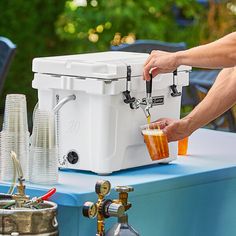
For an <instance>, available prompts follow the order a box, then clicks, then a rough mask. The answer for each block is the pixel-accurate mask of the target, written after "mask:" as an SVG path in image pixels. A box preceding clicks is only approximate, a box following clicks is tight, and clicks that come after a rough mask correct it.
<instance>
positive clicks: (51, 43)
mask: <svg viewBox="0 0 236 236" xmlns="http://www.w3.org/2000/svg"><path fill="white" fill-rule="evenodd" d="M64 5H65V1H57V0H50V1H48V0H32V1H24V0H11V1H0V12H1V20H0V35H2V36H5V37H8V38H10V39H11V40H12V41H13V42H14V43H15V44H16V45H17V53H16V55H15V57H14V59H13V63H12V65H11V67H10V70H9V74H8V76H7V79H6V83H5V86H4V91H3V93H2V94H1V107H2V106H3V101H4V100H5V95H6V93H24V94H26V95H27V101H28V107H29V110H32V108H33V106H34V104H35V103H36V101H37V94H36V91H35V90H34V89H32V86H31V82H32V79H33V73H32V69H31V68H32V66H31V65H32V59H33V58H34V57H39V56H48V55H53V54H63V53H66V52H69V50H70V49H71V47H70V45H71V44H72V43H71V42H70V43H69V42H68V43H67V42H63V40H61V39H59V38H58V36H57V35H56V34H55V24H54V23H55V21H56V19H57V18H58V16H59V14H61V13H62V12H63V10H64Z"/></svg>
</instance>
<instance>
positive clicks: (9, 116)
mask: <svg viewBox="0 0 236 236" xmlns="http://www.w3.org/2000/svg"><path fill="white" fill-rule="evenodd" d="M2 130H4V131H10V132H18V133H21V132H26V131H28V120H27V106H26V97H25V95H23V94H8V95H7V96H6V101H5V110H4V120H3V129H2Z"/></svg>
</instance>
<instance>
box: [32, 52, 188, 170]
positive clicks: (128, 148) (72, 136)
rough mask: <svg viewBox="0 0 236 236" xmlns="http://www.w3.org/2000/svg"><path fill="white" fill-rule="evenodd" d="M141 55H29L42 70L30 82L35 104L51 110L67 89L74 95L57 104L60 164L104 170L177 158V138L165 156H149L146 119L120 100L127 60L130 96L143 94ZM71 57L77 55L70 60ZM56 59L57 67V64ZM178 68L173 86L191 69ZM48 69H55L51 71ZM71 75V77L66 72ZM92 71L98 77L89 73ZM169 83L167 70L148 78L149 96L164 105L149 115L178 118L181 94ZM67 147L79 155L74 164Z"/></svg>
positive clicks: (170, 77) (143, 56)
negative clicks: (150, 81)
mask: <svg viewBox="0 0 236 236" xmlns="http://www.w3.org/2000/svg"><path fill="white" fill-rule="evenodd" d="M108 55H109V56H108ZM105 56H106V57H105ZM78 57H81V58H85V59H86V62H87V64H86V63H85V62H83V63H81V62H78V60H77V59H78ZM104 57H105V58H104ZM146 57H147V54H141V53H138V54H137V53H123V52H122V53H120V52H107V53H100V54H99V53H95V54H85V55H78V56H66V57H55V60H53V58H52V57H51V58H42V59H35V60H34V68H33V69H34V71H37V72H41V73H35V75H34V81H33V87H34V88H36V89H38V98H39V109H42V110H44V109H46V110H52V109H53V108H54V106H55V105H56V104H57V103H58V101H60V100H61V99H63V98H65V97H67V96H69V95H72V94H74V95H75V96H76V100H74V101H71V102H69V103H67V104H65V105H64V106H63V107H62V108H61V110H60V111H59V114H58V117H57V119H58V124H59V125H58V131H59V135H58V140H59V166H60V167H63V168H71V169H78V170H89V171H93V172H96V173H99V174H109V173H112V172H113V171H117V170H122V169H127V168H132V167H137V166H143V165H150V164H156V163H159V162H170V161H172V160H174V159H175V158H176V157H177V143H175V142H172V143H170V144H169V151H170V157H169V158H167V159H165V160H159V161H152V160H151V158H150V157H149V154H148V151H147V149H146V146H145V144H144V141H143V136H142V134H141V131H140V126H141V125H144V124H146V117H145V115H144V112H143V111H142V109H141V108H139V109H137V110H135V109H134V110H132V109H131V108H130V106H129V105H128V104H125V103H124V101H123V100H124V97H123V94H122V92H123V91H124V90H126V74H127V65H131V71H132V72H131V76H132V78H131V96H132V97H135V98H138V99H142V98H145V96H146V85H145V82H144V81H143V80H142V71H143V65H144V63H145V61H146ZM71 58H74V59H76V60H69V59H71ZM85 59H84V60H85ZM102 59H103V60H105V62H102ZM66 61H67V62H68V61H70V63H69V64H71V63H72V64H71V66H70V67H69V66H68V67H67V68H66V67H64V66H65V65H66ZM74 61H77V62H78V63H74ZM92 61H93V62H92ZM96 61H99V63H98V64H99V65H102V66H104V68H110V67H111V68H113V69H114V68H116V69H114V71H113V72H114V73H110V72H111V69H107V70H106V71H105V70H104V73H101V70H100V69H99V68H100V67H99V66H98V67H96V66H95V65H96V63H97V62H96ZM47 62H48V64H47ZM60 63H61V68H59V67H58V65H59V64H60ZM67 64H68V63H67ZM36 65H37V66H36ZM105 65H106V66H105ZM54 66H55V68H53V67H54ZM56 67H57V68H56ZM65 68H66V69H65ZM78 68H81V70H79V69H78ZM182 68H184V70H182V69H181V70H180V69H179V70H178V71H179V72H178V73H177V76H176V78H175V84H176V85H177V89H178V91H181V90H182V86H186V85H188V79H189V69H190V68H189V67H185V66H183V67H182ZM70 69H71V70H70ZM52 71H53V72H54V73H55V74H50V73H52ZM62 72H63V73H65V74H62ZM76 73H77V74H76ZM71 74H73V75H74V76H68V75H71ZM75 74H76V75H77V76H75ZM95 75H97V76H100V77H99V78H94V76H95ZM122 77H124V78H122ZM101 78H103V79H105V80H103V79H101ZM107 78H111V79H112V80H111V81H109V80H107ZM172 84H173V74H172V73H168V74H162V75H158V76H157V77H156V78H154V79H153V91H152V96H163V98H164V104H163V105H156V106H153V108H151V110H150V112H151V115H152V120H156V119H158V118H160V117H170V118H175V119H177V118H179V116H180V103H181V96H178V97H172V96H171V89H170V85H172ZM69 152H76V153H77V154H78V156H79V160H78V162H77V163H75V164H70V163H69V162H68V160H67V155H68V153H69Z"/></svg>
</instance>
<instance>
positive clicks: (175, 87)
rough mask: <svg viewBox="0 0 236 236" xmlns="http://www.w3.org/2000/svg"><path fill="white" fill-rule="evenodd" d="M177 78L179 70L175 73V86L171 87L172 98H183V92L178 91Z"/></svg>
mask: <svg viewBox="0 0 236 236" xmlns="http://www.w3.org/2000/svg"><path fill="white" fill-rule="evenodd" d="M176 76H177V70H175V71H174V72H173V84H172V85H171V86H170V89H171V91H172V92H171V96H172V97H178V96H181V94H182V93H181V92H179V91H178V90H177V85H176Z"/></svg>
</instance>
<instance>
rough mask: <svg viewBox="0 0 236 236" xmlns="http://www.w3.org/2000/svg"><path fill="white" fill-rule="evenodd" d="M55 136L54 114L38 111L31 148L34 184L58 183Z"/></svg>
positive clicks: (31, 179)
mask: <svg viewBox="0 0 236 236" xmlns="http://www.w3.org/2000/svg"><path fill="white" fill-rule="evenodd" d="M55 136H56V135H55V123H54V114H53V113H51V112H49V111H42V110H37V111H36V112H35V116H34V125H33V133H32V136H31V146H30V181H31V182H32V183H39V184H55V183H57V181H58V166H57V158H58V148H57V145H56V138H55Z"/></svg>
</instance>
